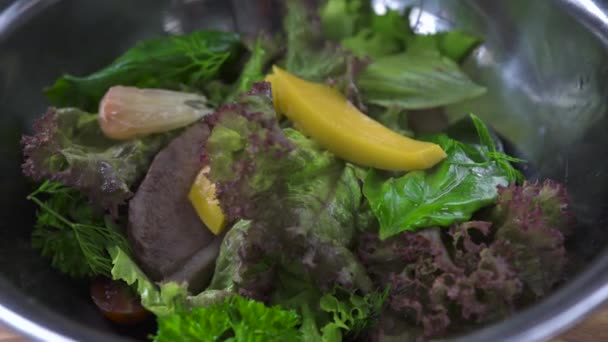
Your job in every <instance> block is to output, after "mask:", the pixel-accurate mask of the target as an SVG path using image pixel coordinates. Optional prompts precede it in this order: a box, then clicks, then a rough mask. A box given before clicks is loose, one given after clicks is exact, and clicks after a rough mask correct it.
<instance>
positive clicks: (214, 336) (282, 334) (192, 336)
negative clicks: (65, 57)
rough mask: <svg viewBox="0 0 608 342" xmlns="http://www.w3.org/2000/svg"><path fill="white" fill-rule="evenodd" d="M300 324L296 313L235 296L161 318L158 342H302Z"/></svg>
mask: <svg viewBox="0 0 608 342" xmlns="http://www.w3.org/2000/svg"><path fill="white" fill-rule="evenodd" d="M298 324H300V319H299V316H298V314H297V313H295V312H294V311H289V310H284V309H281V308H280V307H277V306H275V307H267V306H265V305H264V304H263V303H260V302H256V301H254V300H250V299H246V298H243V297H241V296H237V295H235V296H231V297H229V298H227V299H226V300H224V301H223V302H220V303H217V304H214V305H211V306H208V307H199V308H193V309H192V310H190V311H179V312H176V313H174V314H172V315H168V316H164V317H159V319H158V333H157V335H156V337H155V338H154V341H157V342H164V341H167V342H169V341H170V342H173V341H234V342H237V341H242V342H249V341H251V342H255V341H259V342H265V341H277V342H278V341H282V342H289V341H300V334H299V331H298V329H297V326H298Z"/></svg>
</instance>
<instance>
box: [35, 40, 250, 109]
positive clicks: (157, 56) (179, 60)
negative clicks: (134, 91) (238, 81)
mask: <svg viewBox="0 0 608 342" xmlns="http://www.w3.org/2000/svg"><path fill="white" fill-rule="evenodd" d="M243 50H244V49H243V47H242V45H241V40H240V36H239V35H238V34H236V33H228V32H216V31H198V32H193V33H191V34H188V35H184V36H171V37H162V38H156V39H149V40H145V41H142V42H139V43H137V44H136V45H135V46H134V47H132V48H131V49H129V50H128V51H127V52H125V53H124V54H123V55H122V56H120V57H118V58H117V59H116V60H115V61H114V62H113V63H112V64H110V65H109V66H107V67H106V68H104V69H102V70H99V71H97V72H95V73H93V74H91V75H88V76H84V77H78V76H73V75H64V76H62V77H61V78H59V79H58V80H57V81H56V82H55V84H53V85H52V86H51V87H49V88H47V89H46V90H45V93H46V96H47V98H48V99H49V101H50V102H51V104H53V105H55V106H58V107H78V108H81V109H84V110H86V111H91V112H95V111H97V107H98V105H99V101H100V100H101V98H102V97H103V95H104V94H105V92H106V91H107V90H108V89H109V88H110V87H112V86H115V85H124V86H135V87H140V88H163V89H175V90H180V89H182V88H183V87H188V88H190V89H193V88H194V89H201V87H202V86H203V84H204V83H205V82H207V81H209V80H212V79H215V78H218V77H219V76H220V73H221V72H223V71H224V70H228V69H231V68H234V67H235V66H236V62H237V61H238V59H239V57H240V55H241V54H242V52H243Z"/></svg>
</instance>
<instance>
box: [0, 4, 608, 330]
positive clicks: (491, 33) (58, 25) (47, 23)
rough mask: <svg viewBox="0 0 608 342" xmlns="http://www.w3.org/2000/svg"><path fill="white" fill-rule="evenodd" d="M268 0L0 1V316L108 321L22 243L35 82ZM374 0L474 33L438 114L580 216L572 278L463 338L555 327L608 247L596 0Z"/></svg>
mask: <svg viewBox="0 0 608 342" xmlns="http://www.w3.org/2000/svg"><path fill="white" fill-rule="evenodd" d="M277 3H280V0H256V1H251V0H232V1H227V0H226V1H214V0H171V1H169V0H166V1H165V0H130V1H121V0H104V1H96V0H63V1H56V0H38V1H36V0H21V1H19V2H17V3H16V4H14V5H13V6H10V7H8V10H7V9H5V11H3V12H0V113H1V114H2V116H0V136H3V137H5V138H3V139H0V150H2V153H3V155H2V156H3V158H2V159H0V172H1V173H0V174H1V175H2V177H3V179H8V180H11V179H12V180H13V181H0V189H2V190H3V192H4V194H5V197H6V198H9V199H13V200H12V201H8V200H6V199H4V200H2V199H0V208H3V209H0V272H1V273H2V275H3V277H4V278H5V279H6V280H0V305H1V306H0V319H2V320H5V321H6V320H8V319H9V317H10V318H13V319H14V318H19V317H21V318H23V319H25V320H27V321H29V322H31V323H32V324H36V325H37V326H39V327H40V328H41V329H44V330H45V331H49V332H51V333H57V334H60V335H63V336H66V337H70V338H75V339H86V340H104V339H106V340H107V339H110V338H112V339H114V338H115V336H116V335H108V334H112V333H115V331H114V332H108V331H110V330H109V329H111V328H110V327H109V326H108V325H107V323H105V322H104V321H103V320H102V319H99V317H98V315H96V313H95V312H94V309H93V308H92V307H91V306H90V304H87V303H88V300H87V298H86V293H82V292H83V291H81V290H79V288H80V287H78V284H73V282H70V281H68V280H67V279H65V278H64V277H61V276H59V275H57V274H56V273H54V272H53V271H51V270H48V267H46V263H45V262H44V260H41V259H40V258H39V257H38V256H37V254H36V253H35V252H32V251H31V250H30V249H29V241H28V238H29V236H28V231H29V226H30V225H31V218H27V217H28V216H27V215H31V210H32V208H31V206H29V205H28V204H27V203H25V202H22V201H21V202H20V201H19V200H15V199H19V198H23V197H24V194H25V192H26V191H27V184H25V183H24V182H23V181H22V180H20V179H21V178H20V172H19V167H18V164H19V160H20V155H19V151H18V149H19V146H18V143H17V139H18V136H19V134H20V133H18V132H21V131H23V130H27V129H28V127H29V125H30V123H31V119H32V118H34V117H37V116H39V115H40V114H41V113H42V112H43V110H44V107H45V106H46V104H45V103H44V99H43V98H42V96H41V94H40V89H41V88H42V87H43V86H45V85H48V84H50V83H51V82H52V80H53V79H54V78H56V77H57V76H58V75H59V74H61V73H63V72H71V73H75V74H79V73H86V72H90V71H91V70H95V69H96V68H98V67H99V66H102V65H104V64H106V63H108V62H109V61H111V60H112V58H113V57H115V56H116V55H118V54H119V53H120V52H121V51H124V50H125V49H126V48H127V47H129V46H130V45H132V44H133V42H135V41H136V40H137V39H140V38H142V37H147V36H151V35H155V34H160V33H163V32H165V33H182V32H187V31H191V30H193V29H198V28H203V27H213V28H219V29H227V30H240V31H244V32H248V33H255V32H258V31H259V30H260V29H267V30H272V29H274V28H276V27H277V20H276V19H277V18H279V17H278V16H279V11H278V8H279V7H280V6H277ZM6 4H8V1H4V2H3V1H2V0H0V9H2V8H7V7H6ZM3 5H4V6H3ZM386 6H390V7H397V8H404V7H406V6H412V7H414V10H413V11H412V12H411V14H410V15H411V20H412V22H413V23H414V27H415V29H416V30H417V31H418V32H421V33H431V32H436V31H442V30H447V29H450V28H459V29H461V30H464V31H467V32H470V33H473V34H477V35H480V36H482V37H483V38H484V45H483V46H482V47H481V48H479V49H478V50H477V51H476V52H475V53H474V54H473V55H472V56H471V57H470V58H469V59H468V60H467V61H466V63H465V69H466V71H467V72H468V73H469V74H470V75H471V76H472V77H473V78H474V79H475V80H477V81H478V82H479V83H481V84H484V85H485V86H486V87H487V88H488V89H489V91H488V93H487V94H486V95H485V96H483V97H482V98H479V99H475V100H473V101H469V102H466V103H461V104H458V105H455V106H451V107H450V108H448V112H449V117H450V119H451V120H452V121H455V120H457V119H458V118H460V117H462V116H464V115H466V114H467V113H468V112H474V113H476V114H477V115H479V116H480V117H482V118H483V119H484V120H486V121H487V122H488V123H490V124H491V125H492V126H493V128H494V129H495V130H496V131H497V132H499V133H500V134H501V135H502V136H503V137H505V138H506V139H507V140H508V141H509V142H511V143H512V144H513V145H514V147H515V148H516V150H518V151H519V152H520V154H521V157H523V158H525V159H527V160H528V162H529V168H530V170H534V175H535V176H536V177H539V178H546V177H549V178H554V179H557V180H560V181H563V182H565V183H566V184H567V186H568V189H569V192H570V194H571V196H572V200H573V203H574V210H575V214H576V216H577V219H578V221H579V226H577V234H576V236H575V238H574V240H573V241H571V243H570V245H569V248H570V250H571V251H572V252H573V254H575V255H576V259H577V261H578V263H576V264H575V265H573V268H572V274H573V277H572V278H573V279H572V280H571V281H570V282H569V283H568V284H566V285H565V286H563V287H562V288H561V289H559V291H557V292H556V293H554V294H553V295H552V296H550V297H548V298H546V299H545V300H543V301H541V302H540V303H538V304H536V305H534V306H533V307H531V308H529V309H527V310H525V311H522V312H521V313H518V314H517V315H515V316H514V317H512V318H511V319H509V320H505V321H503V322H498V323H496V324H494V325H492V326H488V327H486V328H483V329H481V330H479V331H477V332H474V333H472V334H471V335H468V336H463V337H462V338H461V339H462V340H463V341H488V340H491V341H494V340H509V341H537V340H543V339H546V338H548V337H550V336H554V335H555V334H557V333H559V332H560V331H562V330H563V329H566V328H567V327H569V326H571V325H572V324H574V323H575V322H577V321H578V320H580V319H582V318H583V317H584V316H586V315H587V314H588V313H589V312H590V311H591V310H593V309H594V308H596V307H597V306H598V305H600V304H601V303H602V302H604V301H605V300H606V298H608V254H606V253H605V252H603V251H604V249H605V245H606V242H608V158H607V157H608V152H606V150H605V148H606V147H607V146H608V134H606V130H607V129H608V65H607V64H606V61H607V60H608V59H607V56H608V1H606V0H554V1H530V0H509V1H488V0H401V1H400V0H392V1H391V0H377V1H376V6H375V8H376V10H377V11H383V10H384V9H385V7H386ZM245 13H246V14H247V15H245ZM36 14H40V15H37V16H35V15H36ZM269 19H272V20H269ZM15 132H17V133H15ZM9 202H10V203H9ZM15 213H19V216H17V215H16V214H15ZM24 217H25V218H24ZM15 227H22V229H20V230H16V229H15ZM9 260H19V263H21V264H22V265H23V266H19V267H17V266H15V265H14V262H10V261H9ZM41 284H44V286H42V285H41ZM48 292H53V294H54V295H56V296H57V298H58V299H52V298H49V296H48V295H47V293H48ZM8 294H10V297H9V295H8ZM38 307H43V308H44V309H42V310H37V309H36V308H38ZM15 315H16V316H15ZM21 322H22V323H23V322H24V321H23V320H21ZM7 323H9V324H11V322H7ZM12 323H13V324H14V325H15V326H16V328H18V329H22V331H23V330H28V329H29V328H28V327H27V326H26V325H21V324H19V323H16V321H13V322H12ZM23 324H26V323H23ZM24 332H27V331H24ZM29 333H30V335H31V336H33V337H35V338H38V339H45V338H44V336H43V335H41V333H38V332H33V331H30V332H29ZM110 336H111V337H110Z"/></svg>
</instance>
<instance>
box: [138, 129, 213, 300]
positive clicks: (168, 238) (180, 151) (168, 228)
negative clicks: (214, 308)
mask: <svg viewBox="0 0 608 342" xmlns="http://www.w3.org/2000/svg"><path fill="white" fill-rule="evenodd" d="M208 136H209V128H208V127H207V125H205V124H203V123H197V124H195V125H194V126H192V127H190V128H188V129H187V130H186V131H184V132H183V133H182V134H181V135H180V136H179V137H177V138H175V139H174V140H173V141H172V142H171V143H170V144H169V145H168V146H167V147H166V148H165V149H163V150H162V151H161V152H159V153H158V155H157V156H156V157H155V158H154V161H153V162H152V165H151V166H150V169H149V170H148V173H147V175H146V177H145V179H144V180H143V182H142V183H141V185H140V186H139V189H138V190H137V192H136V193H135V196H134V197H133V199H131V201H130V202H129V239H130V241H131V244H132V246H133V250H134V254H135V257H136V258H137V260H138V261H139V264H140V265H141V267H142V268H143V270H144V271H145V272H146V274H148V276H150V277H151V278H152V279H153V280H156V281H163V280H174V281H177V282H183V281H186V282H188V284H189V285H190V289H191V290H197V289H201V288H202V287H204V286H205V285H206V282H208V280H209V279H210V276H211V274H212V273H213V268H214V265H215V257H216V256H217V253H218V246H219V239H220V238H219V237H215V236H214V235H213V234H212V233H211V232H210V231H209V230H208V229H207V227H205V225H204V224H203V223H202V221H201V220H200V218H199V217H198V215H197V214H196V212H195V210H194V208H193V207H192V205H191V204H190V201H189V200H188V192H189V191H190V187H191V186H192V183H193V182H194V179H195V177H196V175H197V173H198V172H199V171H200V169H201V168H202V163H201V152H202V148H203V146H204V142H205V141H206V139H207V138H208Z"/></svg>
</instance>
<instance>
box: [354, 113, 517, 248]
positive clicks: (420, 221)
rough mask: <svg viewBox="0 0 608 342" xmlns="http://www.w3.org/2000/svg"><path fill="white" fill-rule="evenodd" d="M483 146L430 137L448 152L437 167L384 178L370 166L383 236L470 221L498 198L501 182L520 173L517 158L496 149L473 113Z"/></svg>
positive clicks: (371, 195) (368, 192)
mask: <svg viewBox="0 0 608 342" xmlns="http://www.w3.org/2000/svg"><path fill="white" fill-rule="evenodd" d="M471 117H472V119H473V121H474V122H475V123H476V128H477V132H478V135H479V136H480V140H481V145H467V144H464V143H461V142H459V141H456V140H453V139H450V138H449V137H447V136H445V135H437V136H434V137H432V138H430V139H429V140H430V141H433V142H435V143H437V144H439V145H440V146H441V147H442V148H443V150H444V151H446V153H447V155H448V156H447V158H446V159H445V160H444V161H442V162H441V163H440V164H439V165H438V166H437V167H436V168H434V169H432V170H426V171H413V172H409V173H407V174H405V175H404V176H402V177H398V178H393V177H391V178H388V179H385V178H384V177H382V176H381V175H380V174H379V173H378V172H377V171H374V170H371V171H370V172H369V173H368V175H367V177H366V178H365V182H364V187H363V191H364V194H365V197H366V198H367V200H368V201H369V204H370V207H371V209H372V211H373V212H374V214H375V215H376V217H377V218H378V221H379V222H380V231H379V234H380V238H381V239H386V238H388V237H390V236H393V235H396V234H398V233H400V232H403V231H406V230H410V231H411V230H417V229H421V228H426V227H432V226H440V227H446V226H449V225H450V224H452V223H455V222H464V221H466V220H469V219H470V218H471V216H472V215H473V213H475V212H476V211H477V210H479V209H481V208H483V207H486V206H488V205H491V204H493V203H494V201H495V200H496V198H497V197H498V189H497V187H498V186H507V185H509V184H511V183H513V182H515V181H517V180H518V179H519V178H520V177H521V176H520V174H519V172H518V171H516V170H515V169H514V168H513V166H512V165H511V164H510V161H513V160H514V159H513V158H511V157H508V156H506V155H504V154H502V153H499V152H497V151H496V147H495V146H494V143H493V141H492V140H491V138H490V135H489V133H488V131H487V127H486V126H485V125H484V124H483V123H482V122H481V121H480V120H479V119H478V118H477V117H475V116H473V115H472V116H471Z"/></svg>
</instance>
